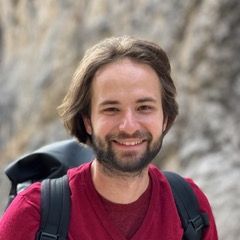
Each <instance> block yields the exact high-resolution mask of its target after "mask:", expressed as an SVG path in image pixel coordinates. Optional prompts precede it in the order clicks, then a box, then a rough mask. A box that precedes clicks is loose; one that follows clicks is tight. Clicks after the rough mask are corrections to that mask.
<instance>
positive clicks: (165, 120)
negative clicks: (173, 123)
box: [163, 117, 168, 132]
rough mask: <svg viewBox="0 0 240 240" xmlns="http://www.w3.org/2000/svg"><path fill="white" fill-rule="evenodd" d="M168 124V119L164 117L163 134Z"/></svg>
mask: <svg viewBox="0 0 240 240" xmlns="http://www.w3.org/2000/svg"><path fill="white" fill-rule="evenodd" d="M167 124H168V117H164V119H163V132H165V130H166V128H167Z"/></svg>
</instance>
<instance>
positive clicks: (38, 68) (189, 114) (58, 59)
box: [0, 0, 240, 240]
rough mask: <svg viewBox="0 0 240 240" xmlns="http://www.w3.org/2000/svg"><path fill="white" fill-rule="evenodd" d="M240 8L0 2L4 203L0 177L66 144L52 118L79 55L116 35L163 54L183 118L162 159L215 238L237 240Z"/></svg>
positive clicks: (199, 3) (231, 2) (180, 1)
mask: <svg viewBox="0 0 240 240" xmlns="http://www.w3.org/2000/svg"><path fill="white" fill-rule="evenodd" d="M239 12H240V1H238V0H218V1H215V0H170V1H155V0H132V1H121V0H114V1H110V0H100V1H97V0H88V1H87V0H62V1H56V0H52V1H48V0H42V1H30V0H8V1H5V0H0V86H1V88H0V114H1V115H0V156H1V161H0V162H1V169H0V170H1V174H0V191H1V192H0V195H1V211H3V204H4V201H5V198H4V197H3V196H4V195H7V189H8V181H7V180H6V178H5V177H4V174H3V168H4V167H5V166H6V165H7V164H8V163H9V162H10V161H12V160H14V159H15V158H16V156H19V155H20V154H23V153H25V152H28V151H31V150H33V149H36V148H37V147H38V146H41V145H43V144H45V143H49V142H52V141H54V140H60V139H64V138H67V135H66V133H65V131H64V129H63V127H62V125H61V123H60V121H59V120H58V118H57V114H56V110H55V109H56V107H57V106H58V104H59V103H60V102H61V99H62V97H63V96H64V93H65V92H66V89H67V87H68V85H69V81H70V79H71V76H72V74H73V71H74V69H75V67H76V66H77V64H78V62H79V60H80V59H81V56H82V54H83V52H84V50H85V49H86V48H87V47H88V46H90V45H92V44H93V43H95V42H98V41H99V40H100V39H102V38H105V37H109V36H113V35H123V34H124V35H126V34H129V35H133V36H137V37H141V38H147V39H150V40H154V41H156V42H158V43H160V44H161V45H162V47H163V48H164V49H166V51H167V53H168V54H169V57H170V59H171V62H172V69H173V76H174V79H175V82H176V85H177V88H178V101H179V104H180V115H179V118H178V120H177V122H176V124H175V127H174V128H173V129H172V131H171V132H170V133H169V135H168V136H167V138H166V139H165V143H164V151H163V152H162V154H161V156H160V157H159V159H158V164H159V165H160V166H161V167H163V168H170V169H177V170H178V171H179V172H181V173H183V174H184V175H186V176H190V177H192V178H194V180H195V181H196V182H197V183H198V184H199V185H200V186H201V187H202V188H203V189H204V190H205V192H206V194H207V195H208V196H209V199H210V202H211V204H212V207H213V210H214V213H215V216H216V221H217V225H218V229H219V235H220V239H224V240H236V239H238V238H239V234H240V230H239V223H238V221H239V219H240V203H239V200H238V199H239V198H240V186H239V183H238V179H239V177H240V160H239V153H240V134H239V132H240V124H239V120H240V108H239V105H238V104H239V101H240V61H239V56H240V41H239V39H240V14H239Z"/></svg>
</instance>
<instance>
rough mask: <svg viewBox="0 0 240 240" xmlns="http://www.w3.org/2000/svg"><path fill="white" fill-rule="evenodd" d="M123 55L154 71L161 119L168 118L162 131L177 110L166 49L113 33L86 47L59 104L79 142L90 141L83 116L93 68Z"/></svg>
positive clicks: (170, 122)
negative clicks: (161, 108) (158, 85)
mask: <svg viewBox="0 0 240 240" xmlns="http://www.w3.org/2000/svg"><path fill="white" fill-rule="evenodd" d="M124 57H127V58H130V59H132V60H134V61H137V62H141V63H145V64H148V65H149V66H151V67H152V68H153V69H154V70H155V71H156V73H157V75H158V76H159V81H160V84H161V89H160V91H161V93H162V107H163V114H164V119H167V127H166V130H165V131H164V134H166V133H167V131H168V130H169V129H170V127H171V126H172V124H173V122H174V120H175V118H176V116H177V114H178V105H177V103H176V100H175V97H176V88H175V86H174V83H173V80H172V78H171V75H170V73H171V67H170V63H169V60H168V57H167V55H166V53H165V52H164V51H163V50H162V49H161V48H160V47H159V45H157V44H155V43H153V42H149V41H145V40H139V39H135V38H132V37H128V36H124V37H112V38H108V39H106V40H104V41H102V42H100V43H98V44H96V45H95V46H93V47H92V48H90V49H89V50H87V51H86V53H85V55H84V57H83V59H82V60H81V62H80V64H79V66H78V68H77V70H76V72H75V74H74V75H73V79H72V82H71V85H70V88H69V90H68V92H67V94H66V96H65V98H64V100H63V103H62V104H61V105H60V106H59V107H58V110H59V115H60V116H61V117H62V119H63V121H64V125H65V127H66V128H67V129H68V130H69V132H70V134H71V135H73V136H75V137H77V139H78V140H79V141H80V142H87V141H88V140H90V141H91V136H90V135H89V134H88V133H87V132H86V129H85V126H84V123H83V118H82V116H85V115H86V116H90V112H91V108H90V107H91V84H92V80H93V78H94V75H95V73H96V71H97V70H98V69H99V68H100V67H102V66H103V65H106V64H108V63H111V62H114V61H116V60H118V59H120V58H124Z"/></svg>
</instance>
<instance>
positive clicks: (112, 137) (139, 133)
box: [106, 131, 152, 141]
mask: <svg viewBox="0 0 240 240" xmlns="http://www.w3.org/2000/svg"><path fill="white" fill-rule="evenodd" d="M129 138H139V139H144V140H147V141H150V140H152V134H151V133H149V132H146V131H145V132H143V131H136V132H134V133H133V134H128V133H126V132H119V133H117V134H109V135H107V136H106V140H108V141H113V140H124V139H129Z"/></svg>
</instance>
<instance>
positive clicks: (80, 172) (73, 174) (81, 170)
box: [67, 162, 91, 185]
mask: <svg viewBox="0 0 240 240" xmlns="http://www.w3.org/2000/svg"><path fill="white" fill-rule="evenodd" d="M90 169H91V162H87V163H84V164H81V165H80V166H78V167H74V168H71V169H69V170H68V171H67V176H68V179H69V182H70V185H71V184H72V183H74V182H75V181H78V182H79V181H80V182H84V181H85V179H86V177H89V176H90V175H91V173H90Z"/></svg>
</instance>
